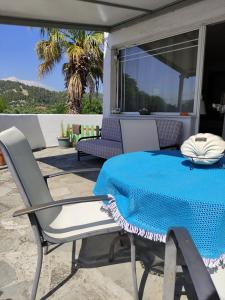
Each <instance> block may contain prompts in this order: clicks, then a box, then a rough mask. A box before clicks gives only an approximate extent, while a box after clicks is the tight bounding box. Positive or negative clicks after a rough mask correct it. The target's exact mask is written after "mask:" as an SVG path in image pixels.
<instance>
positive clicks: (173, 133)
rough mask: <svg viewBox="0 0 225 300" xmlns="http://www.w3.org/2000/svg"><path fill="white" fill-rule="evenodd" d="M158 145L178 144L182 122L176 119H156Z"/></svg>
mask: <svg viewBox="0 0 225 300" xmlns="http://www.w3.org/2000/svg"><path fill="white" fill-rule="evenodd" d="M156 124H157V128H158V135H159V145H160V147H169V146H174V145H179V144H180V142H181V135H182V127H183V124H182V122H180V121H176V120H165V119H162V120H156Z"/></svg>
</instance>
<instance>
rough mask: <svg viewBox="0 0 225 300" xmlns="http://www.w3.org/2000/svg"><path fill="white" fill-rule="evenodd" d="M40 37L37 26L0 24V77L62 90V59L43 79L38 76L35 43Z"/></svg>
mask: <svg viewBox="0 0 225 300" xmlns="http://www.w3.org/2000/svg"><path fill="white" fill-rule="evenodd" d="M41 39H42V37H41V35H40V29H38V28H31V27H25V26H13V25H0V79H5V78H9V77H13V79H19V80H29V81H33V82H34V83H37V84H39V85H40V84H41V85H43V87H46V88H48V89H51V90H56V91H61V90H63V89H64V79H63V75H62V71H61V70H62V64H63V61H62V62H60V63H59V64H57V65H56V67H55V68H54V70H53V71H52V72H51V73H49V74H47V75H45V77H44V78H43V79H41V80H40V79H39V78H38V65H39V63H40V61H39V60H38V58H37V54H36V52H35V45H36V43H37V42H38V41H39V40H41ZM64 60H65V59H64Z"/></svg>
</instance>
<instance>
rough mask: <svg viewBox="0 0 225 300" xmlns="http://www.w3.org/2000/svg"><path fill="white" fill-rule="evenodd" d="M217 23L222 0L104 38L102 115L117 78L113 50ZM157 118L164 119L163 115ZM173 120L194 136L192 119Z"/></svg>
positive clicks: (223, 11)
mask: <svg viewBox="0 0 225 300" xmlns="http://www.w3.org/2000/svg"><path fill="white" fill-rule="evenodd" d="M220 21H225V0H204V1H200V2H197V3H195V4H192V5H190V6H186V7H183V8H180V9H178V10H175V11H171V12H169V13H167V14H165V15H160V16H158V17H154V18H152V19H149V20H146V21H144V22H141V23H138V24H135V25H133V26H129V27H126V28H123V29H121V30H119V31H115V32H112V33H110V34H109V35H108V36H107V41H106V43H107V48H106V49H105V51H106V53H105V61H104V109H103V114H104V115H105V116H108V115H110V112H111V103H113V106H114V105H115V103H116V93H115V91H116V80H117V76H116V71H115V69H116V61H115V60H114V55H115V51H116V49H120V48H123V47H128V46H132V45H135V44H139V43H144V42H147V41H148V42H149V41H153V40H157V39H161V38H164V37H167V36H170V35H175V34H179V33H183V32H187V31H191V30H194V29H198V28H200V27H201V26H202V25H206V24H211V23H215V22H220ZM161 117H166V118H167V116H165V114H164V116H161ZM170 117H171V116H170ZM177 117H178V118H179V119H181V120H183V122H184V124H185V132H186V133H187V132H191V133H193V132H194V125H193V122H194V121H195V120H196V116H195V115H193V116H192V117H191V121H190V122H187V118H186V117H184V119H182V118H180V117H179V116H176V117H174V118H177ZM186 133H185V134H184V135H186Z"/></svg>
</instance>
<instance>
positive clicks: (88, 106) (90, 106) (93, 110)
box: [81, 98, 102, 114]
mask: <svg viewBox="0 0 225 300" xmlns="http://www.w3.org/2000/svg"><path fill="white" fill-rule="evenodd" d="M81 113H82V114H102V102H101V101H100V100H99V99H97V98H93V99H91V101H90V99H87V98H86V99H85V98H84V99H83V100H82V107H81Z"/></svg>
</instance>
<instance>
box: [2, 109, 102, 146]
mask: <svg viewBox="0 0 225 300" xmlns="http://www.w3.org/2000/svg"><path fill="white" fill-rule="evenodd" d="M62 121H63V123H64V126H67V124H70V125H72V124H81V125H99V126H101V124H102V115H68V114H63V115H61V114H52V115H47V114H37V115H35V114H29V115H28V114H18V115H17V114H0V132H1V131H2V130H5V129H7V128H10V127H12V126H15V127H17V128H18V129H20V130H21V131H22V132H23V133H24V135H25V136H26V137H27V139H28V141H29V143H30V145H31V147H32V148H33V149H36V148H43V147H53V146H57V145H58V142H57V136H59V135H60V125H61V122H62Z"/></svg>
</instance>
